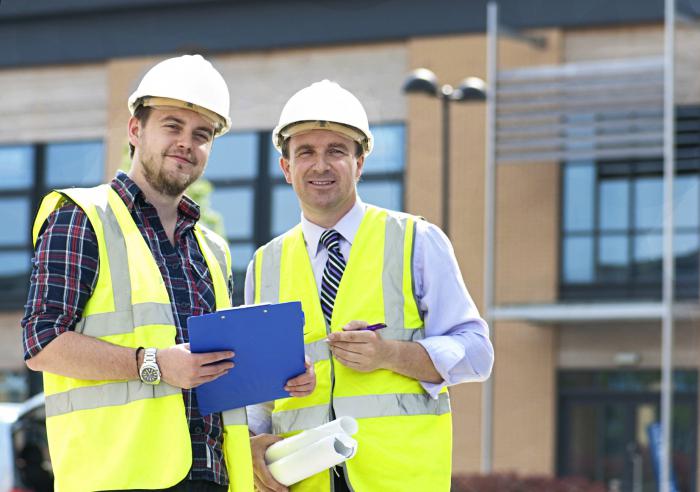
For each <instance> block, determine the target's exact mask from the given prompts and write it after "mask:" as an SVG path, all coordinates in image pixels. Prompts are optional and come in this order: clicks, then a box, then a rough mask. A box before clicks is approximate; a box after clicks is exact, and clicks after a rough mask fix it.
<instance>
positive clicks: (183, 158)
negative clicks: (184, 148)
mask: <svg viewBox="0 0 700 492" xmlns="http://www.w3.org/2000/svg"><path fill="white" fill-rule="evenodd" d="M167 157H170V158H171V159H175V160H176V161H177V162H181V163H183V164H184V163H186V164H192V161H191V160H189V159H188V158H187V157H183V156H181V155H172V154H167Z"/></svg>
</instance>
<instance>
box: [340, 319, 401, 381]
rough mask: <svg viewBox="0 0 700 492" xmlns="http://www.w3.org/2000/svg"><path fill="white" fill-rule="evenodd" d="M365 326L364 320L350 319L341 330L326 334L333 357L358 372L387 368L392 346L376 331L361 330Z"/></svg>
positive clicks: (366, 324)
mask: <svg viewBox="0 0 700 492" xmlns="http://www.w3.org/2000/svg"><path fill="white" fill-rule="evenodd" d="M367 326H369V325H368V323H367V322H366V321H351V322H350V323H348V324H347V325H345V326H344V327H343V331H342V332H333V333H331V334H330V335H328V345H329V347H330V349H331V352H332V353H333V355H334V356H335V358H336V359H338V361H339V362H340V363H341V364H343V365H344V366H347V367H349V368H351V369H355V370H356V371H360V372H371V371H374V370H376V369H383V368H387V360H388V357H389V356H390V352H391V348H392V347H391V344H390V343H389V342H388V341H386V340H382V338H381V337H380V336H379V334H378V333H377V332H376V331H361V330H362V329H363V328H365V327H367Z"/></svg>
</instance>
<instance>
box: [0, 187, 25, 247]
mask: <svg viewBox="0 0 700 492" xmlns="http://www.w3.org/2000/svg"><path fill="white" fill-rule="evenodd" d="M29 207H30V202H29V197H17V198H0V210H2V213H3V224H2V229H1V231H0V245H1V246H12V245H17V246H20V245H24V244H27V242H28V241H29V226H30V223H29V220H30V219H29V213H30V211H29Z"/></svg>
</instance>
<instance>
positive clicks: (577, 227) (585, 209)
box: [564, 163, 595, 231]
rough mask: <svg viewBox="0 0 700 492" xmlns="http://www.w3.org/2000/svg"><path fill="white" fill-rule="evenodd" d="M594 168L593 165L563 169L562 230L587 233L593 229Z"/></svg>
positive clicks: (576, 165)
mask: <svg viewBox="0 0 700 492" xmlns="http://www.w3.org/2000/svg"><path fill="white" fill-rule="evenodd" d="M594 185H595V166H594V165H593V163H581V164H569V165H567V166H565V167H564V229H565V230H566V231H588V230H591V229H592V227H593V206H594V196H595V195H594Z"/></svg>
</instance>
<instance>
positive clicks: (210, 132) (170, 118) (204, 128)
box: [161, 115, 214, 137]
mask: <svg viewBox="0 0 700 492" xmlns="http://www.w3.org/2000/svg"><path fill="white" fill-rule="evenodd" d="M166 121H172V122H174V123H177V124H179V125H182V126H185V120H183V119H180V118H178V117H177V116H172V115H167V116H164V117H163V118H162V119H161V122H162V123H164V122H166ZM195 130H201V131H204V132H206V133H207V135H209V136H210V137H211V136H213V135H214V130H212V129H211V128H209V127H207V126H198V127H197V128H195Z"/></svg>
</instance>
